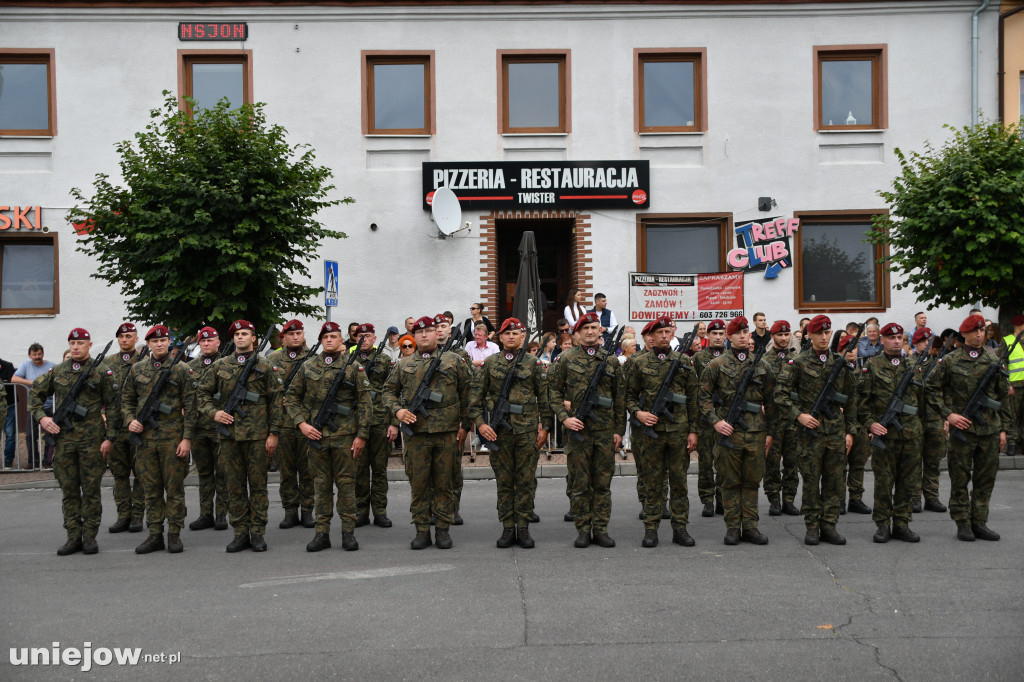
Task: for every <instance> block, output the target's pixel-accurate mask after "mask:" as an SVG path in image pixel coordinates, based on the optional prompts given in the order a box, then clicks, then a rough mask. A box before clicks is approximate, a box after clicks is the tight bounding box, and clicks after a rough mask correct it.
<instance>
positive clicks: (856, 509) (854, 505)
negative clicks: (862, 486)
mask: <svg viewBox="0 0 1024 682" xmlns="http://www.w3.org/2000/svg"><path fill="white" fill-rule="evenodd" d="M847 508H848V509H849V510H850V511H851V512H852V513H854V514H870V513H871V507H869V506H867V505H866V504H864V500H855V499H851V500H850V505H849V506H848V507H847Z"/></svg>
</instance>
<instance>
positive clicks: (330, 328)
mask: <svg viewBox="0 0 1024 682" xmlns="http://www.w3.org/2000/svg"><path fill="white" fill-rule="evenodd" d="M340 331H341V325H340V324H338V323H337V322H324V326H322V327H320V336H318V337H316V338H317V339H322V338H324V334H330V333H331V332H340Z"/></svg>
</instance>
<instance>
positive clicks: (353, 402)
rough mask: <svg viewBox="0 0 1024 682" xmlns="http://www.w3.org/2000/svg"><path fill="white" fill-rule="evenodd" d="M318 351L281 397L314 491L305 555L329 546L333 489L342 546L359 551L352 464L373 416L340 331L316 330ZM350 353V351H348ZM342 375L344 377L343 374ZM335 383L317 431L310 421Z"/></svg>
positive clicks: (365, 384) (332, 325)
mask: <svg viewBox="0 0 1024 682" xmlns="http://www.w3.org/2000/svg"><path fill="white" fill-rule="evenodd" d="M320 342H321V343H322V344H323V352H322V353H321V354H320V355H318V356H316V357H315V358H313V359H311V360H309V361H307V362H306V363H305V364H304V365H303V366H302V369H301V370H299V375H298V376H297V377H295V379H294V380H293V381H292V383H291V385H290V386H289V388H288V392H287V393H286V394H285V397H284V406H285V411H286V412H287V415H288V421H289V423H292V424H295V426H296V428H297V429H298V430H299V431H300V432H301V433H302V435H303V436H304V437H305V438H307V439H308V440H309V442H310V446H309V465H310V469H312V472H313V480H314V483H313V485H314V487H315V489H316V526H315V528H316V533H315V534H314V535H313V539H312V540H311V541H310V542H309V544H307V545H306V551H307V552H319V551H321V550H324V549H327V548H329V547H330V546H331V537H330V531H331V517H332V516H333V509H332V508H333V506H334V488H335V487H337V489H338V518H339V519H340V520H341V548H342V549H344V550H345V551H349V552H351V551H355V550H357V549H359V542H358V541H356V534H355V530H356V466H357V464H356V461H357V460H358V459H359V458H360V456H361V455H363V452H364V449H365V448H366V439H367V436H368V434H369V429H370V421H371V419H372V417H373V405H372V402H371V398H370V382H369V380H367V378H366V372H365V371H364V370H363V368H362V367H361V366H360V365H357V364H356V363H355V359H356V356H354V355H350V354H349V353H348V352H346V348H345V342H344V340H343V339H342V337H341V327H340V326H339V325H338V323H336V322H325V323H324V325H323V326H322V327H321V328H320ZM352 352H353V353H354V352H355V350H354V349H353V351H352ZM342 373H343V374H342ZM335 381H340V382H341V383H340V385H339V386H338V387H337V390H336V392H335V394H334V398H333V400H332V401H331V403H330V404H329V406H330V407H329V409H332V410H333V412H332V414H331V415H330V417H329V418H328V419H326V420H324V423H323V424H322V425H321V427H320V428H319V429H318V428H317V427H316V426H315V425H314V422H315V421H316V417H317V415H318V414H320V411H321V409H322V408H323V407H324V406H325V404H328V403H327V397H328V394H329V393H330V390H331V386H332V384H334V382H335Z"/></svg>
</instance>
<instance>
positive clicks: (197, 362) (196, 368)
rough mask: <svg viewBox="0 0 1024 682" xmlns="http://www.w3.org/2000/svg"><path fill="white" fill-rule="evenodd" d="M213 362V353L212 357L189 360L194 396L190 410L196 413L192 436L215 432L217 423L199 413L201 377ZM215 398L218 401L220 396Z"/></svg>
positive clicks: (201, 356)
mask: <svg viewBox="0 0 1024 682" xmlns="http://www.w3.org/2000/svg"><path fill="white" fill-rule="evenodd" d="M215 362H217V353H213V354H212V355H209V356H206V355H198V356H196V357H194V358H192V360H190V361H189V363H188V366H189V369H191V370H192V387H193V394H194V396H195V398H194V400H193V401H192V409H193V410H194V411H195V413H196V416H195V427H194V429H195V430H194V431H193V435H197V434H200V433H203V434H208V433H209V432H210V431H216V430H217V422H215V421H213V419H212V418H211V417H209V416H207V415H206V414H204V413H202V412H200V411H199V384H200V383H201V382H202V380H203V377H205V376H206V375H207V373H208V372H209V371H210V370H211V369H213V363H215ZM217 398H218V400H219V399H220V396H218V397H217Z"/></svg>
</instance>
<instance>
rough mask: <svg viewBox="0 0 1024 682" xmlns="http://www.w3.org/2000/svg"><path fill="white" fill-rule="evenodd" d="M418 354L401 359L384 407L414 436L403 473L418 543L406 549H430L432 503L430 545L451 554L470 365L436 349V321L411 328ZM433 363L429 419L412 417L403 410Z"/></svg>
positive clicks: (388, 384) (429, 319)
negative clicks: (455, 473)
mask: <svg viewBox="0 0 1024 682" xmlns="http://www.w3.org/2000/svg"><path fill="white" fill-rule="evenodd" d="M413 336H414V340H415V341H416V353H415V354H413V355H410V356H409V357H406V358H402V359H401V360H400V361H399V362H398V366H397V367H396V368H395V371H394V372H392V373H391V376H390V377H388V380H387V382H386V383H385V385H384V404H385V406H387V409H388V413H389V414H391V415H393V416H394V417H395V418H397V419H398V421H399V422H401V423H402V424H405V425H406V427H408V428H409V429H410V430H411V431H412V435H408V434H407V435H406V437H405V458H406V467H407V471H408V472H409V484H410V487H411V488H412V499H411V501H410V504H409V511H410V512H411V513H412V522H413V523H414V524H416V537H415V538H413V541H412V543H411V544H410V546H411V547H412V548H413V549H424V548H426V547H428V546H430V544H431V541H430V505H431V501H432V498H433V502H434V512H435V516H436V518H437V529H436V533H435V537H434V540H435V542H436V544H437V547H438V549H450V548H451V546H452V538H451V535H450V533H449V530H448V529H449V527H450V526H451V523H452V519H453V515H454V508H455V499H454V497H455V496H454V493H453V491H452V467H453V463H452V459H453V458H455V457H461V454H460V453H459V447H458V444H459V442H460V441H462V439H463V438H465V435H466V432H467V431H468V429H467V427H468V426H469V425H470V424H471V421H470V419H469V390H470V382H471V377H470V374H469V367H468V363H466V362H465V361H464V360H463V359H462V358H461V357H459V356H458V355H456V354H455V353H442V352H441V347H440V346H439V345H438V334H437V325H436V323H435V322H434V318H432V317H428V316H424V317H421V318H419V319H418V320H416V322H415V324H414V326H413ZM435 358H438V359H439V363H440V364H439V366H438V371H437V372H436V373H435V374H434V376H433V378H432V380H431V382H430V384H429V385H428V386H426V387H425V388H426V389H428V390H429V391H430V392H431V394H432V396H431V397H432V399H430V400H428V401H427V403H426V404H425V406H424V407H425V408H426V409H427V410H429V412H430V416H429V417H428V416H423V414H419V415H417V414H414V413H413V412H411V411H410V410H408V409H406V407H405V406H406V405H411V404H412V401H413V399H414V398H415V396H416V393H417V390H418V389H419V388H420V384H421V383H422V380H423V378H424V375H425V374H426V373H427V369H428V368H429V366H430V364H431V363H432V362H433V361H434V359H435Z"/></svg>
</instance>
